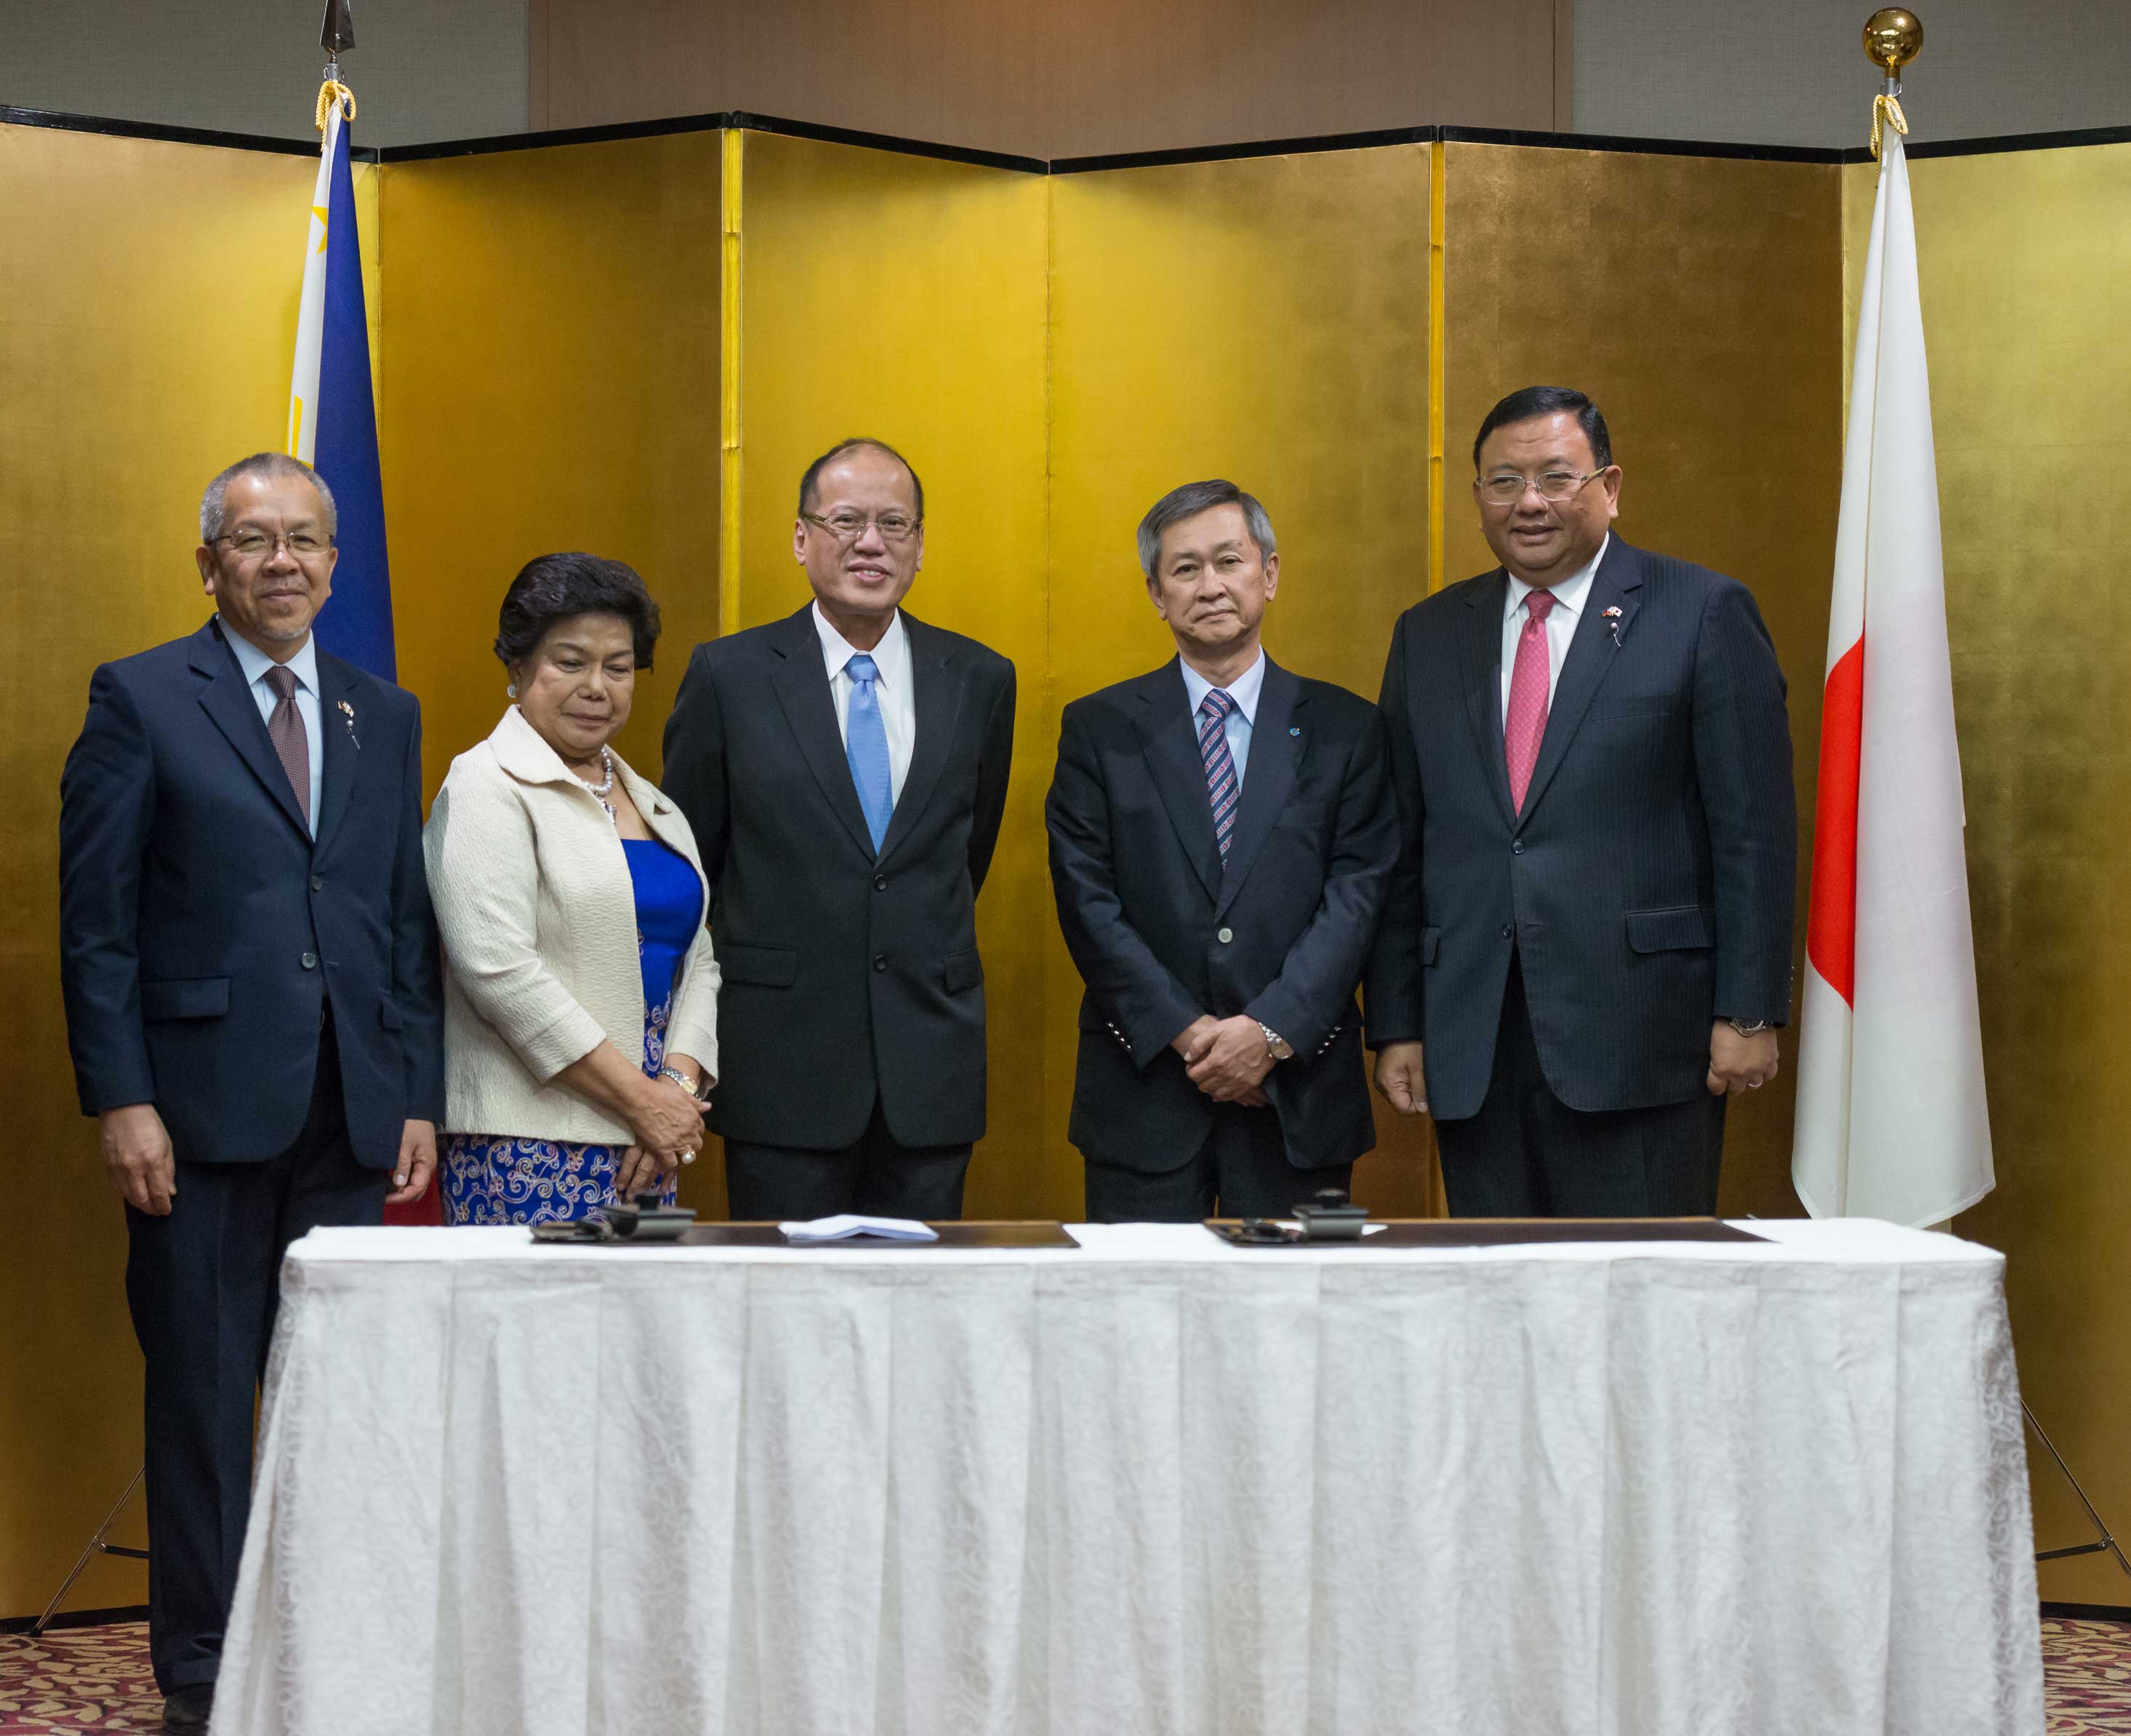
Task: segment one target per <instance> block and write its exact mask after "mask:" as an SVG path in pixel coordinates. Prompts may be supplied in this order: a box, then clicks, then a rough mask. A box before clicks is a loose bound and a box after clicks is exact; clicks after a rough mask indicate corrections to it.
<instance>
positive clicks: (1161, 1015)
mask: <svg viewBox="0 0 2131 1736" xmlns="http://www.w3.org/2000/svg"><path fill="white" fill-rule="evenodd" d="M1045 816H1046V821H1047V823H1048V825H1049V826H1050V830H1051V885H1052V887H1054V889H1055V890H1056V893H1057V897H1058V920H1059V923H1060V925H1061V926H1062V927H1063V928H1064V929H1065V930H1066V946H1067V948H1068V949H1070V951H1071V953H1072V954H1073V962H1074V963H1075V964H1077V965H1079V966H1080V975H1081V976H1082V978H1084V979H1085V981H1086V983H1087V985H1088V988H1087V993H1086V994H1085V996H1084V997H1082V999H1081V1002H1080V1064H1079V1067H1078V1069H1077V1071H1076V1073H1075V1078H1074V1084H1073V1117H1072V1122H1071V1125H1070V1128H1069V1130H1068V1133H1069V1136H1070V1138H1071V1140H1072V1141H1073V1143H1074V1144H1075V1145H1076V1146H1078V1147H1079V1148H1080V1151H1081V1152H1082V1153H1083V1154H1084V1155H1086V1156H1088V1157H1090V1158H1093V1159H1094V1160H1096V1161H1098V1162H1099V1163H1111V1164H1119V1165H1125V1166H1127V1167H1129V1168H1132V1169H1139V1170H1142V1171H1144V1172H1147V1173H1148V1174H1159V1173H1161V1172H1162V1171H1164V1170H1168V1169H1176V1168H1177V1167H1178V1166H1180V1165H1183V1164H1185V1163H1189V1162H1190V1160H1192V1159H1193V1158H1194V1157H1195V1156H1196V1155H1197V1154H1198V1151H1199V1149H1200V1146H1201V1145H1203V1144H1204V1142H1205V1139H1206V1136H1207V1133H1208V1131H1209V1130H1210V1128H1211V1126H1212V1121H1213V1113H1214V1104H1213V1100H1212V1099H1211V1098H1209V1097H1207V1096H1206V1095H1205V1093H1203V1092H1202V1091H1200V1089H1199V1088H1198V1087H1197V1086H1196V1085H1195V1084H1193V1083H1192V1082H1191V1079H1190V1076H1189V1075H1188V1074H1186V1073H1185V1069H1184V1062H1183V1059H1182V1057H1181V1056H1180V1055H1178V1054H1177V1053H1176V1050H1173V1049H1171V1047H1170V1046H1169V1045H1170V1044H1171V1042H1172V1041H1173V1040H1175V1039H1176V1037H1177V1036H1178V1035H1180V1033H1181V1032H1182V1031H1184V1029H1185V1026H1188V1025H1190V1023H1191V1021H1193V1020H1194V1019H1195V1018H1197V1017H1198V1016H1200V1014H1201V1013H1212V1014H1213V1015H1214V1016H1216V1017H1219V1018H1227V1017H1230V1016H1233V1015H1234V1014H1237V1013H1247V1014H1249V1015H1250V1016H1251V1017H1252V1018H1254V1019H1257V1020H1259V1021H1262V1022H1263V1023H1265V1024H1267V1025H1269V1026H1271V1027H1272V1028H1273V1029H1274V1030H1275V1031H1278V1032H1279V1033H1280V1035H1281V1036H1283V1037H1285V1038H1286V1040H1288V1041H1289V1042H1290V1043H1291V1044H1293V1045H1295V1059H1292V1060H1288V1061H1282V1062H1281V1063H1279V1064H1276V1066H1275V1067H1274V1068H1273V1069H1272V1071H1271V1073H1269V1074H1267V1075H1266V1082H1265V1085H1264V1090H1265V1092H1266V1094H1267V1096H1268V1097H1269V1098H1271V1100H1272V1103H1273V1107H1275V1108H1276V1110H1277V1111H1278V1112H1279V1115H1280V1120H1281V1132H1282V1134H1283V1136H1285V1139H1286V1145H1287V1155H1288V1158H1289V1160H1290V1161H1291V1162H1292V1163H1293V1164H1294V1165H1295V1166H1296V1167H1297V1168H1298V1169H1315V1168H1317V1167H1319V1166H1320V1165H1329V1164H1343V1163H1346V1162H1348V1161H1350V1160H1352V1159H1353V1158H1355V1157H1358V1156H1359V1155H1361V1154H1362V1152H1364V1151H1366V1150H1368V1149H1369V1148H1370V1147H1371V1146H1372V1145H1374V1144H1375V1143H1376V1128H1375V1123H1374V1121H1373V1120H1372V1117H1371V1115H1370V1112H1369V1096H1368V1087H1367V1082H1366V1080H1365V1079H1364V1078H1363V1074H1362V1031H1361V1021H1360V1019H1359V1017H1358V1015H1357V1013H1356V1011H1355V1007H1354V987H1355V984H1356V983H1358V981H1359V980H1360V978H1361V974H1362V963H1363V961H1364V959H1366V958H1367V954H1368V949H1369V943H1370V940H1371V939H1372V936H1373V935H1375V933H1376V927H1377V913H1378V911H1379V909H1380V908H1381V906H1382V899H1383V892H1384V884H1385V878H1386V875H1387V874H1388V873H1390V871H1391V866H1392V863H1393V862H1394V861H1395V859H1396V855H1397V851H1398V831H1397V826H1396V822H1395V820H1394V817H1393V811H1392V807H1391V792H1390V788H1389V786H1388V783H1387V781H1386V767H1385V758H1384V729H1383V723H1382V719H1381V718H1380V717H1379V716H1378V715H1377V713H1376V711H1375V710H1374V709H1373V708H1372V707H1371V705H1369V703H1368V701H1366V700H1362V699H1358V698H1357V697H1356V696H1354V695H1353V694H1351V693H1349V692H1348V691H1346V690H1345V689H1344V688H1343V687H1335V686H1331V685H1329V683H1327V682H1324V681H1305V680H1302V679H1301V678H1300V677H1297V676H1295V675H1292V674H1291V673H1289V672H1288V671H1286V670H1285V669H1283V668H1281V667H1280V666H1279V665H1278V664H1276V663H1275V662H1273V661H1272V660H1271V658H1267V660H1266V674H1265V686H1264V687H1263V688H1262V690H1261V691H1260V694H1259V697H1258V708H1257V720H1256V721H1255V722H1254V723H1253V725H1252V729H1251V749H1250V758H1249V760H1248V762H1247V764H1246V767H1245V770H1244V773H1243V794H1242V795H1241V796H1240V797H1238V801H1237V805H1236V825H1235V830H1234V833H1233V835H1232V837H1231V838H1230V840H1229V845H1228V862H1227V863H1226V864H1225V866H1224V863H1222V860H1221V853H1220V849H1219V845H1218V844H1216V843H1215V842H1214V815H1213V807H1212V804H1211V803H1210V802H1209V800H1208V798H1207V793H1206V772H1205V767H1204V763H1203V762H1202V761H1201V760H1200V757H1199V734H1198V729H1197V728H1196V726H1195V722H1194V720H1193V718H1192V715H1191V702H1190V697H1189V696H1188V695H1187V692H1186V690H1185V686H1184V676H1183V672H1182V671H1181V669H1180V667H1179V666H1178V665H1177V663H1176V662H1173V661H1172V662H1169V663H1166V664H1165V665H1163V667H1161V668H1160V669H1157V670H1156V671H1155V672H1154V673H1153V674H1152V675H1143V676H1142V677H1139V678H1138V679H1137V680H1136V681H1123V682H1120V683H1119V684H1118V686H1114V687H1106V688H1104V690H1103V691H1101V692H1099V693H1094V694H1090V695H1089V696H1088V697H1087V698H1085V699H1081V700H1076V701H1074V702H1073V703H1072V704H1071V705H1068V706H1067V707H1066V715H1065V718H1064V720H1063V724H1062V726H1061V729H1060V732H1059V740H1058V771H1057V775H1056V778H1055V779H1054V780H1053V782H1052V783H1051V797H1050V801H1049V803H1048V805H1047V806H1046V810H1045Z"/></svg>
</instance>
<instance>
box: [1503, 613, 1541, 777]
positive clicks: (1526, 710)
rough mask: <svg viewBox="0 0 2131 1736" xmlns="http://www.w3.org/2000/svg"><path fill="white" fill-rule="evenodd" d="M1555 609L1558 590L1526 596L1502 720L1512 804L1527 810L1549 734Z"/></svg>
mask: <svg viewBox="0 0 2131 1736" xmlns="http://www.w3.org/2000/svg"><path fill="white" fill-rule="evenodd" d="M1553 612H1554V593H1553V592H1552V591H1532V592H1530V594H1529V595H1526V596H1525V624H1524V630H1523V631H1522V632H1521V633H1520V634H1518V635H1517V660H1516V663H1515V664H1513V665H1512V666H1511V670H1510V714H1509V715H1508V716H1507V717H1506V718H1505V719H1503V720H1502V748H1503V751H1504V753H1506V754H1507V756H1508V758H1509V763H1510V805H1511V806H1512V807H1514V808H1515V809H1516V811H1518V812H1519V813H1520V814H1521V813H1522V812H1523V811H1524V806H1525V791H1526V790H1527V789H1529V788H1530V787H1531V775H1532V768H1533V767H1534V766H1535V765H1537V764H1538V763H1539V744H1540V742H1541V741H1542V740H1543V739H1544V738H1545V735H1546V687H1547V674H1548V670H1549V658H1548V655H1547V643H1546V618H1547V616H1549V615H1551V614H1552V613H1553Z"/></svg>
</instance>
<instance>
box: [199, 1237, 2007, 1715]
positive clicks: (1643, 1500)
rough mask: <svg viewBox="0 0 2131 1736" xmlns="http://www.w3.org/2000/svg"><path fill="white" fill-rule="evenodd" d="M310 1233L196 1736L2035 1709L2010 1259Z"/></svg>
mask: <svg viewBox="0 0 2131 1736" xmlns="http://www.w3.org/2000/svg"><path fill="white" fill-rule="evenodd" d="M1747 1227H1750V1228H1752V1229H1754V1230H1755V1231H1758V1232H1760V1234H1762V1235H1765V1236H1770V1237H1772V1238H1774V1240H1772V1241H1769V1242H1767V1243H1762V1244H1755V1243H1707V1244H1673V1245H1664V1244H1642V1245H1634V1244H1615V1245H1610V1246H1543V1247H1533V1248H1525V1249H1518V1248H1492V1249H1471V1250H1444V1251H1398V1250H1372V1249H1369V1248H1367V1246H1364V1247H1362V1248H1361V1249H1344V1250H1339V1251H1322V1252H1316V1251H1286V1250H1281V1251H1242V1250H1237V1249H1232V1248H1229V1247H1228V1246H1225V1245H1224V1244H1222V1243H1220V1242H1219V1241H1216V1240H1215V1239H1214V1237H1212V1236H1209V1235H1208V1234H1207V1233H1206V1232H1205V1231H1203V1230H1200V1229H1197V1228H1195V1227H1160V1226H1144V1225H1141V1226H1123V1227H1107V1228H1106V1227H1099V1226H1098V1227H1089V1228H1080V1227H1075V1231H1074V1233H1075V1235H1076V1236H1080V1238H1082V1240H1083V1241H1085V1244H1086V1246H1085V1247H1084V1248H1083V1249H1082V1250H1080V1251H1055V1252H1054V1251H970V1252H966V1253H962V1252H950V1251H941V1250H937V1249H934V1250H927V1251H908V1250H891V1251H856V1250H852V1249H847V1248H838V1249H830V1250H809V1251H785V1250H776V1249H762V1250H712V1249H700V1250H698V1249H679V1248H675V1249H671V1250H657V1251H654V1250H642V1251H638V1250H628V1251H621V1250H606V1249H597V1248H590V1249H572V1248H566V1247H536V1246H532V1245H531V1244H530V1243H529V1241H527V1239H526V1236H525V1235H524V1232H523V1231H515V1230H504V1229H462V1230H435V1229H407V1230H393V1229H385V1230H332V1231H314V1232H313V1233H312V1234H311V1235H309V1236H306V1237H305V1238H304V1240H303V1241H301V1242H299V1244H298V1245H297V1246H295V1248H294V1249H293V1250H292V1251H291V1252H290V1257H289V1262H288V1265H287V1267H286V1269H285V1278H284V1284H285V1303H284V1305H283V1308H282V1312H281V1320H280V1332H279V1335H278V1337H277V1338H276V1341H275V1347H274V1353H273V1364H272V1369H271V1375H270V1391H269V1397H268V1402H267V1405H266V1413H265V1418H264V1426H263V1428H262V1431H261V1441H260V1451H259V1471H258V1475H257V1482H256V1489H255V1492H254V1496H253V1501H252V1508H251V1530H250V1533H249V1535H248V1537H247V1541H246V1545H245V1552H244V1561H243V1571H242V1580H241V1581H240V1584H239V1586H238V1590H237V1604H236V1609H235V1610H234V1612H233V1614H232V1618H231V1624H230V1629H229V1634H228V1640H227V1652H226V1657H225V1662H224V1667H223V1676H222V1681H221V1687H220V1691H219V1693H218V1700H217V1705H216V1708H215V1720H214V1730H215V1733H216V1736H239V1733H244V1736H253V1733H256V1736H270V1733H271V1736H282V1733H288V1736H294V1733H297V1732H303V1733H315V1736H364V1733H368V1732H377V1733H380V1736H385V1733H389V1736H421V1733H425V1732H436V1733H440V1736H441V1733H453V1736H491V1733H493V1736H548V1733H563V1732H572V1733H574V1732H586V1731H596V1732H603V1733H610V1736H634V1733H639V1732H641V1733H644V1736H684V1733H706V1736H708V1733H717V1736H724V1733H731V1736H787V1733H789V1736H802V1733H803V1736H861V1733H879V1736H963V1733H979V1732H981V1733H997V1736H1022V1733H1029V1736H1033V1733H1045V1736H1053V1733H1055V1736H1124V1733H1128V1732H1146V1733H1150V1736H1154V1733H1159V1736H1251V1733H1263V1736H1305V1733H1307V1736H1362V1733H1371V1736H1375V1733H1386V1736H1387V1733H1393V1732H1397V1733H1409V1732H1410V1733H1427V1736H1438V1733H1439V1736H1555V1733H1559V1736H1835V1733H1841V1736H1849V1733H1856V1736H1880V1733H1913V1736H1964V1733H1971V1732H1973V1733H1977V1736H1981V1733H1985V1732H1988V1733H1993V1736H1995V1733H2018V1736H2038V1733H2039V1732H2041V1730H2042V1670H2041V1662H2040V1657H2039V1650H2038V1634H2037V1604H2036V1591H2035V1576H2034V1569H2033V1561H2032V1559H2031V1555H2030V1552H2031V1549H2032V1547H2033V1545H2032V1542H2031V1538H2030V1525H2029V1519H2028V1485H2027V1471H2026V1464H2025V1460H2024V1457H2023V1451H2022V1442H2021V1423H2020V1411H2019V1404H2018V1393H2017V1390H2016V1387H2015V1383H2014V1368H2013V1354H2012V1349H2011V1344H2010V1341H2009V1337H2008V1335H2007V1330H2006V1321H2005V1310H2004V1297H2003V1294H2002V1287H2001V1277H2002V1262H2001V1260H2000V1258H1999V1255H1996V1254H1995V1253H1992V1252H1990V1251H1988V1250H1985V1249H1983V1248H1980V1247H1976V1246H1973V1245H1971V1244H1968V1243H1965V1242H1961V1241H1955V1240H1952V1239H1951V1238H1950V1237H1947V1236H1933V1235H1928V1234H1925V1233H1923V1232H1919V1231H1907V1230H1899V1229H1895V1228H1893V1227H1889V1226H1887V1225H1884V1224H1875V1223H1865V1222H1827V1223H1818V1224H1809V1223H1795V1224H1793V1223H1783V1224H1771V1223H1755V1224H1752V1225H1750V1226H1747Z"/></svg>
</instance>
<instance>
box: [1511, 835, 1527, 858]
mask: <svg viewBox="0 0 2131 1736" xmlns="http://www.w3.org/2000/svg"><path fill="white" fill-rule="evenodd" d="M1524 853H1525V841H1524V839H1521V838H1513V839H1511V840H1510V854H1511V855H1512V856H1521V855H1523V854H1524Z"/></svg>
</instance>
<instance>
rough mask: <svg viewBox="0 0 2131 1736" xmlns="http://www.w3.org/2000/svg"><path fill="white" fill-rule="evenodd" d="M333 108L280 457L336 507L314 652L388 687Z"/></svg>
mask: <svg viewBox="0 0 2131 1736" xmlns="http://www.w3.org/2000/svg"><path fill="white" fill-rule="evenodd" d="M348 107H349V108H351V109H352V107H353V105H352V103H348ZM286 449H287V451H288V452H289V453H290V456H291V457H297V458H300V459H302V460H303V461H304V463H306V464H308V465H309V466H311V467H312V468H313V469H314V470H315V471H317V472H318V474H319V475H320V476H323V477H324V478H325V480H326V485H327V486H328V488H330V489H332V490H333V500H334V501H335V502H336V503H337V504H338V506H339V508H340V564H339V565H338V566H337V567H334V568H333V596H332V597H331V599H330V600H328V602H327V604H326V606H325V607H324V609H323V610H321V611H320V612H319V615H318V627H317V632H318V644H319V647H320V648H322V649H323V650H325V651H328V652H330V653H332V654H333V656H335V657H338V658H342V659H344V660H345V661H347V662H351V663H353V664H355V665H356V666H357V667H359V668H362V669H366V670H368V671H369V672H371V674H372V675H376V676H380V677H383V678H384V679H385V680H386V681H393V680H395V679H396V678H397V674H398V664H397V660H396V659H395V658H394V656H393V652H392V580H391V576H390V571H388V569H387V567H386V565H385V490H384V485H383V482H382V481H381V478H380V475H379V471H378V465H377V412H376V405H375V404H374V403H373V401H372V399H371V391H370V327H369V324H368V322H367V321H366V318H365V317H364V309H363V304H362V247H361V244H360V242H359V241H358V239H357V235H356V231H355V177H354V174H353V172H352V170H351V169H350V167H349V165H348V129H347V117H344V116H343V114H342V103H341V102H338V101H336V102H333V103H330V104H329V105H328V108H327V111H326V135H325V143H324V146H323V148H322V149H321V150H320V151H319V153H318V187H317V189H316V191H315V192H314V194H312V197H311V222H310V237H309V242H308V244H307V246H306V247H305V250H304V300H303V309H302V312H301V313H299V314H298V315H297V318H296V365H295V373H294V375H293V377H292V378H291V379H290V383H289V433H288V445H287V448H286Z"/></svg>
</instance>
